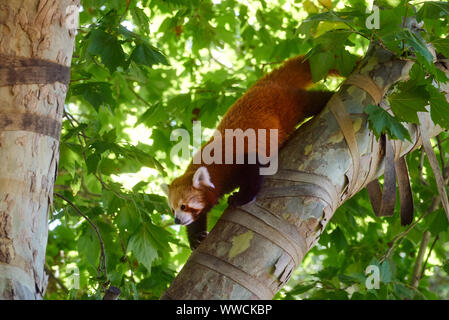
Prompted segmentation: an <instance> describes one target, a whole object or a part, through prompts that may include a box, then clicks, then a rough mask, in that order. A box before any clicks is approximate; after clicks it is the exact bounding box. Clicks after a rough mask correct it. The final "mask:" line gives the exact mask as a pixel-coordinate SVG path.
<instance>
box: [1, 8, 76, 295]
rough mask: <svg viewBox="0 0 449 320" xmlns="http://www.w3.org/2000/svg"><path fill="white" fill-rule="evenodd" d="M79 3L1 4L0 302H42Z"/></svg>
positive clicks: (45, 283) (45, 284)
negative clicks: (50, 219)
mask: <svg viewBox="0 0 449 320" xmlns="http://www.w3.org/2000/svg"><path fill="white" fill-rule="evenodd" d="M78 6H79V0H15V1H11V0H0V299H42V298H43V296H44V294H45V289H46V287H47V278H48V277H47V275H46V274H45V272H44V264H45V249H46V245H47V236H48V212H49V209H50V206H51V203H52V200H53V184H54V180H55V178H56V171H57V166H58V158H59V151H58V150H59V135H60V128H61V122H62V114H63V109H64V100H65V96H66V92H67V88H68V79H69V76H70V74H69V72H68V71H69V68H68V67H69V66H70V63H71V60H72V53H73V46H74V38H75V29H74V26H73V21H68V20H69V19H70V20H73V19H74V18H76V17H77V12H78V11H77V8H78Z"/></svg>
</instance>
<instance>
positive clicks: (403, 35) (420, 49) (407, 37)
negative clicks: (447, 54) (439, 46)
mask: <svg viewBox="0 0 449 320" xmlns="http://www.w3.org/2000/svg"><path fill="white" fill-rule="evenodd" d="M396 36H397V38H398V40H404V41H405V43H406V44H407V45H409V46H410V47H412V48H413V49H414V50H415V52H416V53H419V54H420V55H421V56H423V57H424V58H425V59H426V60H427V62H432V60H433V55H432V53H431V52H430V51H429V49H427V46H426V43H425V42H424V40H423V39H421V38H419V37H418V36H416V35H415V34H414V33H412V32H411V31H410V30H408V29H404V30H402V31H400V32H398V34H397V35H396Z"/></svg>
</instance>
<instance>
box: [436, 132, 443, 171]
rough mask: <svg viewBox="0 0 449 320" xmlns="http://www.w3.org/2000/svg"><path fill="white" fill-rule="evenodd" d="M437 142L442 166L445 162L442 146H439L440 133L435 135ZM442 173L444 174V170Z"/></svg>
mask: <svg viewBox="0 0 449 320" xmlns="http://www.w3.org/2000/svg"><path fill="white" fill-rule="evenodd" d="M437 144H438V150H439V152H440V160H441V167H442V168H444V167H445V164H444V150H443V147H442V146H441V139H440V135H437ZM443 174H444V172H443Z"/></svg>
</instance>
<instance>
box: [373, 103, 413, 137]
mask: <svg viewBox="0 0 449 320" xmlns="http://www.w3.org/2000/svg"><path fill="white" fill-rule="evenodd" d="M365 112H366V113H367V114H368V123H369V127H370V129H371V130H373V132H374V134H375V135H376V137H377V138H378V139H379V136H380V135H381V134H382V133H387V134H388V136H389V137H390V138H391V139H399V140H402V141H404V140H406V139H407V140H409V141H411V138H410V134H409V132H408V131H407V129H406V128H405V127H404V126H403V125H402V124H401V123H400V122H399V121H398V120H397V119H396V118H395V117H393V116H392V115H390V114H389V113H388V112H387V111H385V110H384V109H382V108H381V107H379V106H375V105H370V106H368V107H366V108H365Z"/></svg>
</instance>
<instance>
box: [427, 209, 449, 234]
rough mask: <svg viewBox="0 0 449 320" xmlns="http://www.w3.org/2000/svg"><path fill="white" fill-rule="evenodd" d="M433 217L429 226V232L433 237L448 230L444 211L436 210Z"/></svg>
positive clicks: (448, 223) (448, 226)
mask: <svg viewBox="0 0 449 320" xmlns="http://www.w3.org/2000/svg"><path fill="white" fill-rule="evenodd" d="M434 215H435V217H434V219H433V221H432V223H431V224H430V226H429V231H430V233H431V234H432V235H433V236H436V235H437V234H439V233H441V232H445V231H448V230H449V222H448V220H447V217H446V214H445V213H444V210H442V209H438V210H437V211H436V212H435V213H434Z"/></svg>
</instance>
